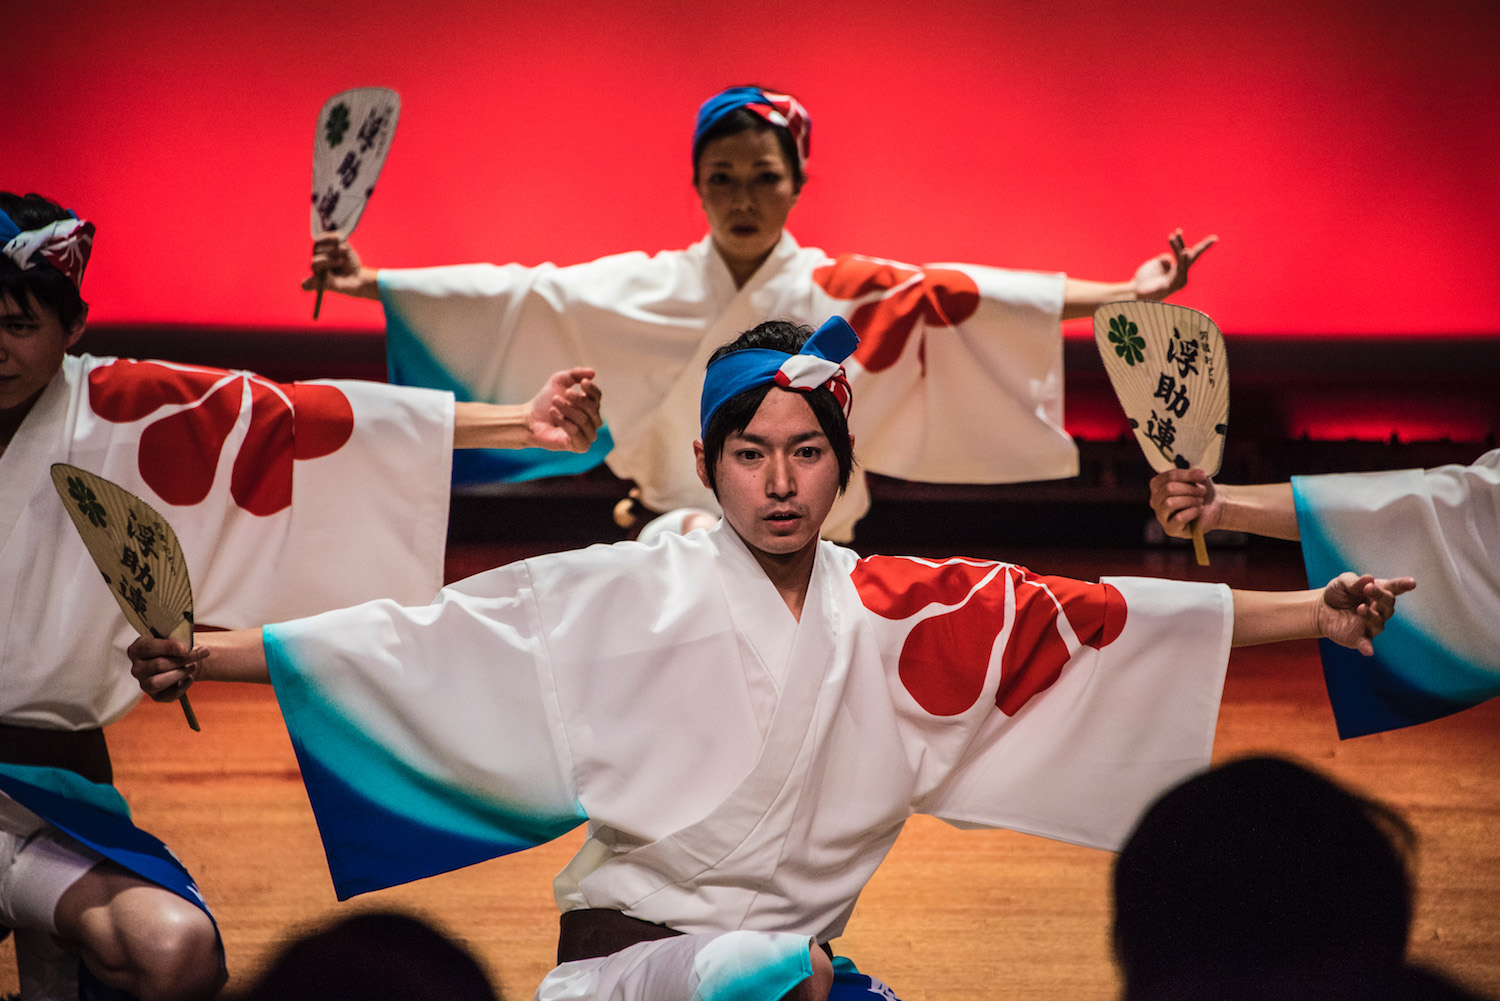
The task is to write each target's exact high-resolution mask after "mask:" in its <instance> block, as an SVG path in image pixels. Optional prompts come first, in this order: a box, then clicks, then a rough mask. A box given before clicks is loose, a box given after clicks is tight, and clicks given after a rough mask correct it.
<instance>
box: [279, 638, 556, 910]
mask: <svg viewBox="0 0 1500 1001" xmlns="http://www.w3.org/2000/svg"><path fill="white" fill-rule="evenodd" d="M262 638H263V641H264V645H265V651H266V663H267V666H268V668H269V669H270V674H271V680H272V683H273V684H274V686H275V688H276V697H277V700H278V702H279V703H280V705H281V711H282V716H283V718H284V719H285V720H286V725H287V730H288V732H289V734H290V735H291V739H292V747H293V750H294V751H295V752H296V755H297V762H298V764H299V766H300V767H301V769H302V780H303V784H304V785H305V786H306V788H307V794H308V799H309V800H310V801H311V803H312V807H313V813H314V816H315V818H316V820H317V823H318V832H319V834H320V836H321V837H322V839H323V847H324V851H325V853H326V855H327V857H328V868H329V873H330V874H331V876H332V877H333V883H334V889H335V891H336V892H337V894H338V897H339V899H341V900H343V899H346V898H348V897H351V896H354V895H355V894H359V893H365V892H368V891H370V890H377V889H383V888H385V887H389V886H396V885H399V884H401V883H407V882H411V881H412V880H416V879H422V878H425V877H427V876H433V875H437V874H438V873H443V872H450V871H452V870H454V869H459V868H463V867H464V866H468V865H473V864H475V863H477V862H483V861H486V860H488V859H492V858H496V857H497V856H500V855H507V854H510V853H511V852H515V851H521V850H523V849H526V848H530V847H533V846H535V845H539V844H542V843H544V842H547V841H550V840H552V839H553V838H555V837H558V836H559V835H562V834H565V833H566V832H568V831H570V830H572V829H573V828H574V827H576V826H577V825H578V824H579V823H581V822H582V821H583V820H584V819H586V818H585V817H584V814H583V811H582V808H581V807H579V806H578V804H577V803H576V802H575V803H572V804H569V805H568V807H569V808H567V809H562V808H561V807H562V804H556V805H555V806H554V807H553V808H552V809H546V808H541V807H538V806H536V805H535V804H528V803H515V802H509V801H507V800H506V799H505V798H504V797H503V796H501V795H497V794H495V793H493V792H492V791H490V790H484V789H472V788H468V787H465V786H462V785H460V784H458V783H456V782H453V781H452V780H450V779H448V778H447V777H446V776H443V775H440V774H437V769H436V768H433V767H430V766H428V765H425V764H422V763H419V762H415V761H411V760H406V759H404V758H403V757H402V756H401V754H400V753H399V752H398V750H396V749H393V748H391V747H388V746H386V745H384V744H382V743H381V742H380V741H379V740H377V739H376V738H375V737H373V736H372V732H373V729H374V728H373V727H372V726H370V725H369V724H368V723H366V722H363V721H361V720H359V719H356V718H355V717H354V716H353V715H352V714H351V712H350V711H348V710H347V709H346V708H345V707H344V706H342V705H340V704H339V702H338V700H337V698H336V696H335V695H333V694H332V693H331V692H329V691H327V690H325V689H324V687H323V686H321V685H320V684H319V683H318V681H317V679H316V678H315V677H314V675H313V672H312V671H310V670H308V669H307V668H308V667H309V666H310V665H309V664H307V663H304V662H302V661H303V658H301V657H300V656H299V653H298V642H297V639H296V635H295V626H294V625H293V624H286V625H282V626H267V627H265V628H264V629H263V630H262Z"/></svg>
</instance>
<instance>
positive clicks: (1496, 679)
mask: <svg viewBox="0 0 1500 1001" xmlns="http://www.w3.org/2000/svg"><path fill="white" fill-rule="evenodd" d="M1151 507H1152V509H1153V510H1154V511H1155V512H1156V518H1157V521H1159V522H1160V523H1161V525H1162V528H1163V529H1165V530H1166V532H1167V534H1168V535H1173V536H1177V537H1179V538H1183V537H1186V535H1187V534H1188V531H1189V526H1190V525H1191V524H1192V522H1193V521H1194V519H1197V520H1199V521H1200V523H1201V524H1202V527H1203V529H1204V530H1205V531H1208V530H1212V529H1226V530H1229V531H1234V532H1248V533H1250V534H1253V535H1264V536H1268V537H1270V538H1275V539H1292V540H1298V541H1300V542H1301V544H1302V559H1303V562H1304V563H1305V564H1306V566H1307V574H1308V579H1309V580H1317V579H1320V578H1319V576H1318V575H1319V574H1322V573H1323V572H1324V571H1325V570H1326V568H1327V567H1329V566H1332V565H1338V566H1359V567H1361V568H1364V569H1369V570H1371V571H1373V572H1375V573H1382V572H1385V571H1386V570H1388V569H1389V568H1390V567H1393V566H1399V567H1401V568H1402V569H1403V570H1406V569H1410V570H1412V571H1415V572H1419V573H1421V575H1422V578H1423V585H1422V590H1421V591H1420V592H1419V593H1418V594H1415V595H1413V596H1412V598H1411V599H1410V602H1409V603H1403V605H1402V609H1401V618H1400V619H1399V620H1398V621H1397V622H1395V623H1393V628H1392V630H1391V631H1390V632H1388V633H1387V634H1386V635H1385V636H1384V637H1383V638H1382V639H1381V641H1380V652H1379V654H1378V655H1377V656H1376V657H1375V658H1374V660H1373V661H1364V662H1358V661H1351V659H1350V658H1349V657H1348V656H1347V651H1345V650H1343V649H1342V648H1339V647H1336V646H1331V645H1329V644H1327V643H1324V644H1321V646H1322V654H1323V674H1324V678H1325V680H1326V681H1327V683H1328V696H1329V700H1330V701H1331V703H1332V705H1333V714H1334V719H1335V722H1336V723H1337V724H1338V728H1339V735H1340V736H1341V737H1358V736H1362V735H1364V734H1370V733H1377V732H1380V731H1382V730H1391V729H1395V728H1397V727H1402V726H1411V725H1413V724H1417V723H1425V722H1428V721H1429V720H1434V719H1439V718H1441V717H1443V716H1447V715H1449V714H1451V713H1455V712H1459V711H1460V710H1463V709H1467V708H1469V707H1471V706H1475V705H1478V704H1479V703H1481V702H1484V701H1486V700H1488V699H1491V698H1494V697H1495V696H1496V695H1500V449H1494V450H1491V451H1489V452H1486V453H1485V454H1484V455H1482V456H1480V457H1479V458H1478V459H1477V460H1476V461H1475V462H1474V463H1473V464H1472V465H1468V466H1459V465H1451V466H1439V467H1437V468H1435V469H1426V470H1423V469H1398V470H1392V471H1389V472H1376V473H1337V474H1333V475H1329V476H1295V477H1293V478H1292V479H1291V481H1290V482H1286V483H1261V484H1252V485H1243V486H1235V485H1230V484H1225V483H1215V482H1214V481H1213V480H1212V479H1211V478H1210V477H1209V476H1208V475H1207V474H1206V473H1204V472H1203V470H1201V469H1173V470H1169V471H1167V472H1165V473H1160V474H1158V475H1157V476H1156V477H1154V478H1153V479H1152V480H1151Z"/></svg>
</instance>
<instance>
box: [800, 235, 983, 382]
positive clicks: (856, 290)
mask: <svg viewBox="0 0 1500 1001" xmlns="http://www.w3.org/2000/svg"><path fill="white" fill-rule="evenodd" d="M813 281H815V282H817V283H818V285H820V286H821V287H822V289H823V291H825V292H827V293H828V294H829V295H831V296H833V297H834V298H835V299H844V300H848V301H853V300H855V299H860V298H863V297H864V296H867V295H870V294H872V293H881V295H880V297H879V298H878V299H875V300H874V301H872V302H867V303H863V304H862V305H860V306H857V307H856V308H855V310H854V312H853V313H852V314H851V315H850V316H849V325H850V326H852V327H853V328H854V329H855V330H857V331H859V348H858V350H856V351H855V352H854V358H855V360H856V361H858V362H859V363H860V364H861V365H862V366H864V369H865V371H867V372H880V371H883V370H884V369H887V368H890V367H891V366H892V365H894V364H895V363H896V360H897V359H899V358H900V357H901V353H902V352H903V351H905V350H906V342H907V341H908V340H909V339H910V338H911V333H912V331H913V330H915V329H916V326H917V322H918V321H919V320H920V321H922V322H924V323H926V324H927V325H928V326H933V327H956V326H958V325H959V324H960V323H963V322H964V321H965V320H967V319H968V318H969V317H971V316H973V315H974V311H975V310H976V309H978V308H979V286H978V285H976V284H974V279H973V278H971V277H969V276H968V275H967V274H965V273H964V272H962V271H954V270H947V269H943V268H927V269H923V270H920V271H919V270H917V269H915V268H910V267H904V266H902V265H899V264H893V263H891V262H890V261H879V260H873V259H871V258H868V257H860V256H858V255H857V254H845V255H843V256H841V257H839V258H837V259H836V260H835V261H834V262H833V263H832V264H825V265H823V266H822V267H821V268H817V269H816V270H814V271H813ZM925 348H926V345H925V344H923V345H922V346H921V347H920V348H919V350H922V351H923V353H924V357H925Z"/></svg>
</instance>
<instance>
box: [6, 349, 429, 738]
mask: <svg viewBox="0 0 1500 1001" xmlns="http://www.w3.org/2000/svg"><path fill="white" fill-rule="evenodd" d="M452 447H453V401H452V398H451V397H450V396H449V395H448V394H446V393H438V392H431V391H426V390H412V389H401V388H397V387H392V386H385V385H381V384H379V383H368V382H351V381H335V382H315V383H296V384H292V385H287V386H283V385H279V384H277V383H273V382H270V381H268V380H266V379H263V378H261V377H260V376H256V375H252V374H250V373H246V372H228V371H224V370H221V369H209V368H200V367H195V366H190V365H177V364H170V363H166V362H135V361H128V360H122V359H114V358H93V357H90V356H88V355H84V356H82V357H71V356H70V357H67V358H65V359H64V361H63V367H62V370H61V371H60V372H59V373H58V375H57V376H56V377H55V378H54V379H53V380H52V382H51V383H50V384H49V385H48V386H47V388H46V389H45V390H43V392H42V395H41V397H40V398H39V399H38V400H37V403H36V405H35V406H34V407H33V408H32V410H31V413H29V414H28V415H27V417H26V419H25V421H23V422H22V424H21V427H20V429H19V430H18V431H17V432H16V435H15V438H14V440H13V441H12V442H11V444H10V446H9V447H8V448H7V449H6V450H5V452H4V453H3V454H0V720H4V721H5V722H7V723H14V724H17V725H20V726H32V727H44V728H49V729H59V730H76V729H83V728H86V727H95V726H101V725H103V724H105V723H109V722H112V721H113V720H116V719H118V718H119V717H120V716H122V715H124V714H125V712H126V711H127V710H128V709H130V707H132V706H133V705H135V703H136V701H137V700H138V699H139V698H140V688H139V687H138V686H137V685H136V683H135V679H133V678H132V677H131V676H130V672H129V671H128V670H125V669H124V666H123V665H124V664H125V663H126V661H125V655H124V649H125V647H126V646H127V645H128V644H129V643H130V641H131V640H132V639H134V638H135V632H134V630H132V629H131V627H130V625H129V624H128V623H127V622H126V621H125V617H124V615H123V614H121V612H120V608H119V606H118V605H116V604H115V600H114V598H113V596H112V595H111V594H110V592H109V588H108V587H107V586H106V585H105V584H104V583H103V581H101V580H100V578H99V571H98V570H97V569H96V568H95V567H94V563H93V560H92V559H90V557H89V554H88V550H87V549H86V548H85V547H84V544H83V541H82V540H81V539H80V538H79V537H78V532H77V530H76V529H75V528H74V527H73V523H72V521H70V520H69V518H68V513H67V511H66V510H65V509H64V507H63V504H62V501H61V500H59V499H58V496H57V492H56V491H55V490H54V489H53V486H52V478H51V475H50V472H49V470H50V467H51V465H52V463H54V462H67V463H71V464H72V465H75V466H79V467H80V468H83V469H87V470H88V471H90V472H93V473H97V474H98V475H100V476H103V477H105V478H106V479H109V480H113V481H115V482H116V483H118V484H120V485H121V486H123V487H125V488H126V489H127V490H130V491H131V492H132V493H135V494H136V495H138V496H139V497H141V498H143V499H144V500H145V501H147V502H148V503H149V504H151V505H152V506H153V507H155V508H156V509H157V510H158V511H160V512H161V513H162V514H163V515H164V516H165V517H166V519H167V520H168V521H169V522H170V523H171V524H172V527H173V529H174V530H175V531H176V532H177V535H178V538H179V539H180V541H181V543H182V548H183V552H184V554H185V555H186V557H187V564H188V570H189V572H190V574H191V576H192V581H193V599H194V608H195V618H196V620H197V621H198V622H200V623H204V624H209V625H215V626H220V627H225V628H232V627H239V626H252V625H259V624H261V623H263V622H268V621H274V620H276V619H279V618H287V617H289V616H295V615H306V614H309V613H311V612H315V611H321V610H323V609H326V608H337V607H340V606H343V605H347V604H351V603H353V602H358V601H365V600H368V599H371V598H378V597H395V598H398V599H400V600H405V601H419V600H426V599H427V598H429V597H431V595H432V593H433V592H434V591H435V590H436V589H437V588H439V587H441V586H442V582H443V550H444V546H445V541H446V536H447V518H448V496H449V483H448V475H449V469H450V462H451V455H452V452H451V449H452Z"/></svg>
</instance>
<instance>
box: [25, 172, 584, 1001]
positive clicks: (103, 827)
mask: <svg viewBox="0 0 1500 1001" xmlns="http://www.w3.org/2000/svg"><path fill="white" fill-rule="evenodd" d="M94 236H95V227H94V224H93V223H91V222H89V221H87V220H84V219H79V218H78V217H77V216H76V215H75V214H74V213H72V212H69V211H67V210H64V209H63V208H62V207H60V206H59V205H57V204H56V203H54V202H52V201H50V200H48V199H46V198H42V197H41V196H39V195H26V196H20V195H16V194H14V193H11V192H0V936H3V934H4V932H5V930H14V935H15V947H16V956H17V965H18V967H19V970H18V972H19V985H20V988H21V996H22V997H24V998H26V999H28V1001H32V999H38V1001H40V999H53V998H55V999H59V1001H61V999H66V1001H77V999H78V998H80V997H86V998H95V997H103V996H104V995H100V994H99V993H98V992H99V991H100V990H102V989H103V988H104V987H108V988H110V989H118V990H122V991H128V992H130V993H131V994H134V995H135V996H137V997H139V998H141V999H142V1001H178V999H183V1001H187V999H193V998H206V997H209V996H211V995H212V994H214V993H215V992H217V990H218V989H219V987H220V986H222V985H223V983H224V978H225V969H224V959H223V953H222V950H221V948H220V940H219V935H218V931H217V929H216V926H215V924H214V921H213V919H212V918H211V917H210V916H209V913H208V910H207V904H206V901H205V899H204V894H203V893H202V892H200V891H199V888H198V887H197V886H196V885H195V884H194V882H193V880H192V878H191V876H190V875H189V874H188V871H187V870H186V869H185V868H184V867H183V865H182V863H181V862H179V861H178V860H177V859H176V857H175V856H174V855H172V853H171V852H170V851H169V850H168V849H167V847H166V846H165V845H164V844H162V843H161V842H160V841H158V840H157V839H155V838H153V837H152V836H151V835H149V834H146V833H145V832H144V831H141V830H139V829H138V828H136V827H135V826H134V824H133V822H132V821H131V819H130V811H129V809H128V807H127V806H126V804H125V801H124V800H123V799H122V798H121V797H120V794H119V792H118V791H116V790H115V788H114V786H113V785H112V779H113V767H112V764H111V760H110V755H109V749H108V748H107V747H106V744H105V739H104V730H103V728H104V726H105V725H107V724H109V723H113V722H115V721H116V720H118V719H120V718H121V717H123V716H124V715H125V714H126V713H127V712H129V711H130V710H131V709H132V708H133V707H134V706H135V705H136V703H137V702H138V701H139V699H140V691H139V689H138V687H137V685H136V684H135V682H134V681H133V680H132V679H131V678H129V677H128V676H126V675H124V674H123V673H122V672H121V671H120V670H119V662H120V660H121V658H122V657H123V651H124V650H125V648H126V646H127V644H128V643H129V642H130V639H131V638H133V637H134V631H133V630H132V629H131V628H130V626H129V624H128V623H127V622H126V620H125V618H124V616H123V615H121V614H120V610H119V608H118V606H117V605H116V604H115V600H114V596H113V595H112V594H111V591H110V588H109V586H107V585H106V584H105V583H104V582H101V581H100V579H99V570H98V569H97V568H96V567H95V565H94V561H93V559H92V558H91V557H90V555H89V552H88V550H87V548H85V546H84V543H83V540H82V539H80V538H79V536H78V534H77V532H75V531H74V529H73V525H72V523H71V521H70V519H69V515H68V512H67V510H66V509H65V508H64V507H63V505H62V503H61V502H60V501H59V499H58V496H57V493H56V492H55V490H54V489H53V485H52V477H51V475H50V468H51V465H52V464H53V463H54V462H64V463H68V464H71V465H76V466H80V467H82V468H85V469H87V470H88V471H90V472H92V473H95V474H97V475H100V476H103V477H105V478H106V479H109V480H112V481H114V482H116V483H118V484H120V485H121V486H124V487H125V488H126V489H128V490H130V491H132V492H133V493H135V494H137V495H138V496H140V497H142V498H144V499H146V500H147V502H148V503H150V504H151V505H152V506H153V507H155V508H157V510H159V511H162V512H165V514H166V517H167V518H168V519H169V520H170V521H171V522H172V525H173V527H174V529H175V531H176V532H177V535H178V537H179V540H180V541H181V543H182V546H183V551H184V554H185V555H186V557H187V564H188V567H189V569H190V572H191V575H192V582H193V591H194V597H195V612H196V617H197V618H196V621H197V622H198V624H199V625H200V626H211V625H218V626H239V625H251V624H256V623H259V622H262V621H265V620H266V619H267V618H285V617H287V616H291V615H305V614H311V613H312V612H316V611H320V610H322V609H326V608H335V607H339V606H342V605H346V604H349V603H351V602H353V601H359V600H364V599H369V598H376V597H389V596H392V595H399V596H402V597H403V600H407V601H424V600H426V599H427V598H429V597H431V596H432V594H433V593H434V592H435V591H436V590H437V589H438V588H439V587H440V586H441V585H442V581H443V550H444V544H445V536H446V531H447V521H448V519H447V513H448V496H449V488H448V476H449V467H450V459H449V457H450V455H451V454H452V452H451V450H452V449H453V448H454V447H455V445H462V444H465V443H482V444H489V445H496V444H513V445H517V446H519V445H528V446H532V445H536V444H539V443H542V444H546V445H547V446H548V447H564V448H566V447H573V448H578V449H583V448H587V447H588V444H589V442H590V441H591V440H592V437H593V433H594V431H595V429H596V428H597V427H598V422H599V415H598V404H597V389H596V388H595V387H594V386H593V383H592V380H591V379H590V378H589V375H590V374H591V373H589V372H588V371H587V370H577V371H575V372H567V373H558V374H557V375H556V376H554V377H553V379H552V380H550V381H549V383H548V385H547V386H546V387H544V389H543V390H542V392H541V393H539V394H537V395H536V397H535V399H534V400H533V405H531V406H529V407H525V408H523V407H494V406H492V405H487V404H455V403H454V401H453V399H452V397H451V396H450V395H448V394H446V393H440V392H432V391H430V390H423V389H410V388H402V387H396V386H387V385H383V384H376V383H362V382H356V381H353V380H333V381H326V382H319V383H292V384H287V385H283V384H279V383H275V382H272V381H270V380H268V379H264V378H262V377H260V376H258V375H255V374H253V373H250V372H231V371H225V370H223V369H213V368H204V367H200V366H193V365H181V364H175V363H169V362H151V361H135V360H132V359H124V358H111V357H95V356H92V355H89V354H73V353H70V349H74V348H76V346H77V345H78V344H79V343H80V341H81V340H82V339H83V338H84V336H85V333H86V327H87V323H88V312H89V307H88V304H87V303H86V302H85V301H84V299H83V297H82V283H83V277H84V272H85V269H86V267H87V266H88V263H89V260H90V255H91V252H92V250H93V247H94ZM475 407H477V408H479V409H477V410H475V409H473V408H475ZM221 457H222V460H223V461H222V463H221ZM351 497H358V498H359V502H358V503H357V504H351V503H350V498H351ZM130 555H134V551H133V550H132V551H130ZM134 571H135V572H134V573H133V574H132V575H131V576H130V577H128V578H125V579H119V580H118V582H117V585H116V586H118V587H119V588H121V589H122V590H121V593H122V594H124V595H125V596H126V597H127V598H131V599H137V598H139V599H143V598H144V593H145V592H146V591H148V590H150V589H151V588H152V587H154V586H155V585H154V583H153V581H152V578H151V576H150V575H149V574H147V573H145V572H144V570H143V568H142V566H141V564H140V563H139V562H137V563H136V564H135V566H134ZM203 723H204V727H205V728H206V729H209V730H212V729H213V728H214V727H215V725H216V723H215V721H214V719H213V718H212V716H211V715H210V714H207V713H205V714H204V719H203ZM189 739H192V738H191V736H190V735H188V734H184V740H189ZM186 749H187V748H184V750H186ZM272 861H274V860H272ZM60 943H63V944H60ZM108 996H110V997H114V996H116V995H113V994H111V995H108ZM122 996H123V995H122Z"/></svg>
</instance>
